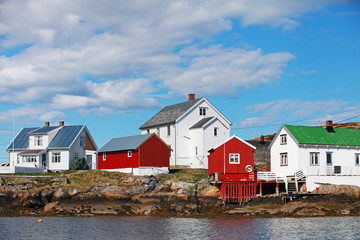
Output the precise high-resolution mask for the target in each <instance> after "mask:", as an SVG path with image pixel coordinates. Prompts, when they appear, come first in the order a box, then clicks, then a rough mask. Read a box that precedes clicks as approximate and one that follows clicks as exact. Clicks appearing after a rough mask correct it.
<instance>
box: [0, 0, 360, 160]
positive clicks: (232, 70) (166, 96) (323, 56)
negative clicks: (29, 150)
mask: <svg viewBox="0 0 360 240" xmlns="http://www.w3.org/2000/svg"><path fill="white" fill-rule="evenodd" d="M359 89H360V1H356V0H349V1H345V0H318V1H313V0H293V1H288V0H236V1H230V0H229V1H223V0H198V1H186V0H181V1H179V0H173V1H167V0H149V1H143V0H133V1H115V0H113V1H111V0H109V1H97V0H61V1H60V0H36V1H35V0H27V1H22V0H1V1H0V162H7V159H8V153H7V152H6V151H5V149H6V147H7V146H8V145H9V143H10V142H11V140H12V138H13V134H15V135H16V134H17V132H19V131H20V130H21V129H22V128H23V127H40V126H43V125H44V122H45V121H49V122H50V123H51V125H57V124H58V122H59V121H65V124H66V125H78V124H85V125H87V127H88V129H89V130H90V133H91V134H92V136H93V138H94V139H95V141H96V144H97V145H98V147H100V146H102V145H103V144H105V143H106V142H107V141H108V140H109V139H110V138H112V137H122V136H129V135H136V134H140V130H139V127H140V126H141V125H142V124H143V123H145V122H146V121H147V120H148V119H150V118H151V117H152V116H153V115H155V114H156V113H157V112H158V111H159V110H161V109H162V108H163V107H164V106H167V105H171V104H175V103H180V102H184V101H186V100H187V95H188V94H189V93H195V94H196V97H202V96H204V97H206V98H207V99H208V100H209V101H210V102H211V103H212V104H213V105H214V106H215V107H216V108H218V109H219V110H220V111H221V112H222V113H223V114H224V115H225V116H226V117H227V118H228V119H229V120H230V121H231V122H232V130H231V135H233V134H236V135H237V136H239V137H240V138H243V139H251V138H256V137H259V136H260V135H267V134H273V133H275V132H277V131H278V129H279V127H280V126H281V124H282V123H286V124H294V125H308V126H316V125H322V124H324V123H325V121H326V120H333V121H334V122H354V121H355V122H360V97H359Z"/></svg>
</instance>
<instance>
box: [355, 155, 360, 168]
mask: <svg viewBox="0 0 360 240" xmlns="http://www.w3.org/2000/svg"><path fill="white" fill-rule="evenodd" d="M355 166H360V153H355Z"/></svg>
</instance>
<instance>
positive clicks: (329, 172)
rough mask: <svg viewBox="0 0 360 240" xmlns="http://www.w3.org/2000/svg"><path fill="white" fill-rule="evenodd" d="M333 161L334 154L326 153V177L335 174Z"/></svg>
mask: <svg viewBox="0 0 360 240" xmlns="http://www.w3.org/2000/svg"><path fill="white" fill-rule="evenodd" d="M332 165H333V161H332V152H327V153H326V173H327V174H326V175H332V174H333V167H332Z"/></svg>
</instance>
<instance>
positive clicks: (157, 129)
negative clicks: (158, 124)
mask: <svg viewBox="0 0 360 240" xmlns="http://www.w3.org/2000/svg"><path fill="white" fill-rule="evenodd" d="M156 134H157V135H158V136H159V137H160V128H156Z"/></svg>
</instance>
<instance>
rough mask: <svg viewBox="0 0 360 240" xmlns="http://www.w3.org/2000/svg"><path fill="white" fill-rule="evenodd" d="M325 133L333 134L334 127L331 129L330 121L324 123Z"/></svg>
mask: <svg viewBox="0 0 360 240" xmlns="http://www.w3.org/2000/svg"><path fill="white" fill-rule="evenodd" d="M326 131H328V132H335V131H334V127H333V123H332V121H331V120H328V121H326Z"/></svg>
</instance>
